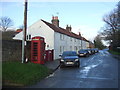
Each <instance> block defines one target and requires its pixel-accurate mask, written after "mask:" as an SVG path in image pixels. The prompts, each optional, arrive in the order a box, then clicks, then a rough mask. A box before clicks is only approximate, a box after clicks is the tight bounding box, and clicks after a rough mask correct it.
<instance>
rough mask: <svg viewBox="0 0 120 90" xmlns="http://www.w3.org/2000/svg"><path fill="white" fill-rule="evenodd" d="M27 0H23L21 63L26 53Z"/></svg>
mask: <svg viewBox="0 0 120 90" xmlns="http://www.w3.org/2000/svg"><path fill="white" fill-rule="evenodd" d="M27 2H28V1H27V0H25V7H24V29H23V40H22V63H24V62H25V60H26V59H27V58H26V53H27V47H26V46H27V42H26V33H27Z"/></svg>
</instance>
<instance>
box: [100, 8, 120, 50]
mask: <svg viewBox="0 0 120 90" xmlns="http://www.w3.org/2000/svg"><path fill="white" fill-rule="evenodd" d="M119 19H120V15H119V9H114V10H113V11H112V12H110V13H108V14H107V15H105V16H104V17H103V21H104V22H105V26H104V27H103V28H102V29H103V31H102V32H101V35H102V36H103V37H104V40H109V41H110V45H111V46H112V48H113V49H114V50H115V49H116V48H117V47H120V29H119V28H118V27H119V22H118V21H119Z"/></svg>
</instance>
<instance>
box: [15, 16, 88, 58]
mask: <svg viewBox="0 0 120 90" xmlns="http://www.w3.org/2000/svg"><path fill="white" fill-rule="evenodd" d="M51 22H52V23H49V22H46V21H44V20H39V21H37V22H35V23H34V24H32V25H31V26H29V27H28V30H27V37H26V38H27V40H28V41H31V38H32V37H35V36H41V37H44V38H45V42H46V50H54V59H58V58H59V55H60V54H62V52H63V51H70V50H72V51H78V50H79V49H81V48H82V49H86V48H88V47H89V41H87V40H86V39H85V38H84V37H81V34H80V33H79V35H77V34H75V33H73V32H72V27H71V26H68V25H67V26H66V29H64V28H61V27H59V19H58V17H57V16H55V17H54V16H53V17H52V20H51ZM22 37H23V32H22V31H21V32H20V33H18V34H17V35H16V36H15V37H14V38H13V39H17V40H22Z"/></svg>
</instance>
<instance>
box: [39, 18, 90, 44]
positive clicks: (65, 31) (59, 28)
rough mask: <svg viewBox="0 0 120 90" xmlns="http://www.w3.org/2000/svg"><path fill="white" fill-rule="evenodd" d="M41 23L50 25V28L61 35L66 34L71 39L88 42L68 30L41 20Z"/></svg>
mask: <svg viewBox="0 0 120 90" xmlns="http://www.w3.org/2000/svg"><path fill="white" fill-rule="evenodd" d="M41 21H43V22H44V23H45V24H46V25H48V26H49V27H50V28H52V29H53V30H54V31H55V32H59V33H62V34H65V35H68V36H70V37H74V38H77V39H80V40H84V41H87V42H88V40H86V39H85V38H84V37H81V36H80V35H77V34H75V33H73V32H69V31H67V30H66V29H64V28H61V27H56V26H55V25H53V24H51V23H49V22H46V21H44V20H42V19H41Z"/></svg>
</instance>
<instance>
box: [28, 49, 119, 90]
mask: <svg viewBox="0 0 120 90" xmlns="http://www.w3.org/2000/svg"><path fill="white" fill-rule="evenodd" d="M80 62H81V66H80V68H75V67H74V68H73V67H66V68H62V69H61V68H59V69H58V70H56V71H55V72H54V73H53V74H51V75H50V76H48V77H47V78H45V79H44V80H42V81H41V82H39V83H37V84H36V85H33V86H30V88H118V60H117V59H115V58H113V57H112V56H111V55H110V54H109V53H108V52H107V51H106V50H101V51H99V53H96V54H94V55H91V56H89V57H82V58H80Z"/></svg>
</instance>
